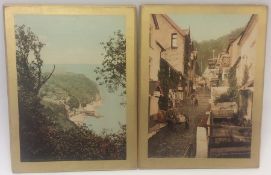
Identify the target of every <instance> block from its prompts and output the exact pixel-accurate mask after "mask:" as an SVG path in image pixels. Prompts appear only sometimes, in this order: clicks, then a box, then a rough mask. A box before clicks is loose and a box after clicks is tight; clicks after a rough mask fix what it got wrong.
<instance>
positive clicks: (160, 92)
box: [149, 14, 190, 118]
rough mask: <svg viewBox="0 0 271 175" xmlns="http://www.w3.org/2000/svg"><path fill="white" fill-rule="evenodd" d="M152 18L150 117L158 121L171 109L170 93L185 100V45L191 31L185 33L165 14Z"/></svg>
mask: <svg viewBox="0 0 271 175" xmlns="http://www.w3.org/2000/svg"><path fill="white" fill-rule="evenodd" d="M150 18H151V22H150V28H149V65H150V66H149V78H150V91H149V105H150V107H149V113H150V116H151V117H153V118H155V116H156V114H157V113H158V111H159V110H160V109H161V108H163V109H166V108H167V107H168V102H167V101H166V100H167V98H166V97H168V93H169V90H170V89H172V90H176V91H179V97H182V98H183V94H182V93H183V91H184V88H183V85H182V81H183V80H184V76H183V74H184V58H185V54H186V52H185V44H186V42H187V39H188V38H189V39H190V31H185V30H182V29H181V28H180V27H179V26H177V25H176V24H175V23H174V22H173V21H172V20H171V19H170V18H169V17H168V16H167V15H164V14H153V15H151V16H150ZM161 96H162V97H164V98H162V97H161Z"/></svg>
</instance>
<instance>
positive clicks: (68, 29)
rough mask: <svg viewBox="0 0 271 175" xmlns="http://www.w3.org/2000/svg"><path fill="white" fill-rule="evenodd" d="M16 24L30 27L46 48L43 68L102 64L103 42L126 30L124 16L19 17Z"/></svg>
mask: <svg viewBox="0 0 271 175" xmlns="http://www.w3.org/2000/svg"><path fill="white" fill-rule="evenodd" d="M15 24H16V25H22V24H25V25H26V26H28V27H30V28H31V30H32V31H33V32H34V33H35V34H36V35H37V36H38V37H39V39H40V40H41V41H42V42H44V43H45V44H46V46H44V48H43V49H42V51H41V54H42V59H43V61H44V64H100V63H101V62H102V59H103V57H102V56H101V53H102V52H103V49H102V46H101V45H100V42H105V41H107V40H108V39H109V38H110V36H112V35H113V33H114V31H117V30H121V31H122V32H123V33H124V30H125V16H94V15H89V16H60V15H57V16H50V15H17V16H16V17H15Z"/></svg>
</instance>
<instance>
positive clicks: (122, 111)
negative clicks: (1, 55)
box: [4, 5, 137, 172]
mask: <svg viewBox="0 0 271 175" xmlns="http://www.w3.org/2000/svg"><path fill="white" fill-rule="evenodd" d="M4 13H5V36H6V51H7V52H6V53H7V72H8V97H9V114H10V131H11V159H12V169H13V171H14V172H54V171H86V170H106V169H107V170H109V169H133V168H136V166H137V146H136V145H137V140H136V139H135V138H137V118H136V117H137V108H136V97H137V95H136V74H135V72H136V71H135V70H136V60H135V56H136V55H135V54H136V50H135V49H136V48H135V46H136V45H135V8H134V7H132V6H87V5H85V6H74V5H70V6H64V5H7V6H5V7H4Z"/></svg>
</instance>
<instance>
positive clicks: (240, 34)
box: [226, 31, 244, 52]
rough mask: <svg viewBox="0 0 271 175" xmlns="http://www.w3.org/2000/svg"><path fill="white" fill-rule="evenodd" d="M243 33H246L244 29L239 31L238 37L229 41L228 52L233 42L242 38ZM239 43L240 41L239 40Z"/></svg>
mask: <svg viewBox="0 0 271 175" xmlns="http://www.w3.org/2000/svg"><path fill="white" fill-rule="evenodd" d="M243 33H244V31H242V32H241V33H239V35H238V36H237V37H236V38H234V39H233V40H231V41H230V42H229V44H228V47H227V49H226V51H227V52H229V49H230V47H231V45H232V43H234V42H235V41H236V40H237V39H239V40H240V37H241V36H242V35H243ZM238 43H239V41H238Z"/></svg>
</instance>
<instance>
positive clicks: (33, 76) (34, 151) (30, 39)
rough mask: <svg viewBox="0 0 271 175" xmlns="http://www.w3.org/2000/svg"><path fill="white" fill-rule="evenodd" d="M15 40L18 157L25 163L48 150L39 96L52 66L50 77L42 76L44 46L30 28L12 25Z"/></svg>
mask: <svg viewBox="0 0 271 175" xmlns="http://www.w3.org/2000/svg"><path fill="white" fill-rule="evenodd" d="M15 39H16V66H17V81H18V82H17V85H18V99H19V123H20V125H19V126H20V143H21V158H22V159H23V160H26V159H31V157H34V156H36V155H38V154H42V153H41V152H43V153H45V152H46V151H50V150H51V149H50V148H49V147H47V142H46V140H45V139H44V137H41V136H42V134H43V133H46V130H47V129H48V128H47V127H46V126H47V125H49V123H50V124H51V121H50V120H49V119H48V116H46V115H44V111H45V110H44V107H43V106H42V104H41V103H40V97H39V96H38V93H39V90H40V88H41V87H42V86H43V85H44V84H45V83H46V82H47V80H49V78H50V77H51V75H52V74H53V72H54V69H55V67H54V68H53V70H52V72H51V73H50V74H49V75H47V76H45V75H44V74H42V65H43V61H42V59H41V54H40V53H41V50H42V48H43V46H44V45H45V44H44V43H42V42H41V41H39V38H38V37H37V35H36V34H35V33H33V32H32V31H31V29H30V28H29V27H28V28H27V27H26V26H25V25H21V26H15ZM41 148H43V149H41ZM44 150H46V151H44Z"/></svg>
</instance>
